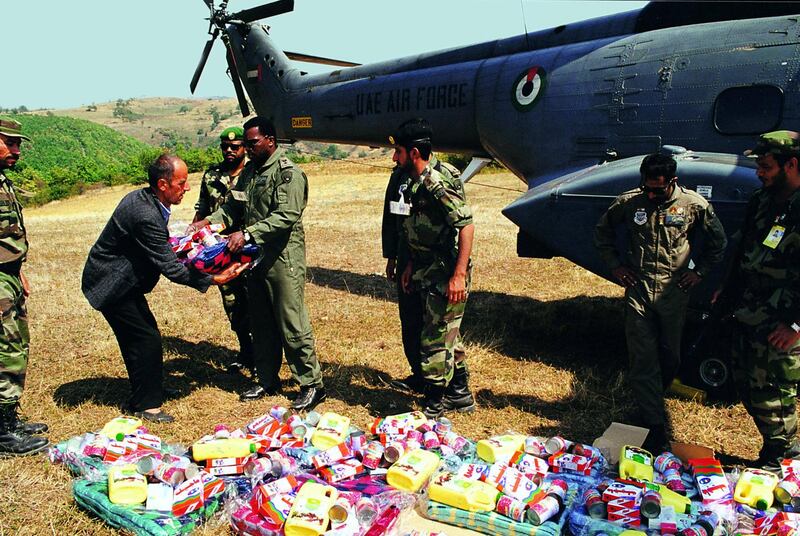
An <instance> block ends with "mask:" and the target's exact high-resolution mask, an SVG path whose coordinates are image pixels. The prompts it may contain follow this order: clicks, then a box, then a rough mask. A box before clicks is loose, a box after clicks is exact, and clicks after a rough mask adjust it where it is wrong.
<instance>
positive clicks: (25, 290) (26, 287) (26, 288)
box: [19, 272, 31, 298]
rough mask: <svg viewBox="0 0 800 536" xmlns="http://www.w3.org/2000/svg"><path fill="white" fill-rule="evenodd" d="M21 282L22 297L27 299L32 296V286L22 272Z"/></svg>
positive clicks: (20, 275) (20, 274)
mask: <svg viewBox="0 0 800 536" xmlns="http://www.w3.org/2000/svg"><path fill="white" fill-rule="evenodd" d="M19 280H20V282H21V283H22V295H23V296H25V297H26V298H27V297H28V296H30V295H31V284H30V283H28V278H27V277H25V274H23V273H22V272H20V273H19Z"/></svg>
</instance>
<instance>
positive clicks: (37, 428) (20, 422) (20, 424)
mask: <svg viewBox="0 0 800 536" xmlns="http://www.w3.org/2000/svg"><path fill="white" fill-rule="evenodd" d="M11 417H12V419H13V422H12V423H11V426H10V427H11V429H12V430H14V431H15V432H22V433H24V434H28V435H33V434H43V433H45V432H47V430H48V429H49V428H48V427H47V425H46V424H45V423H43V422H27V421H25V420H24V419H22V418H21V417H20V416H19V404H17V405H16V406H15V407H14V412H13V413H12V415H11Z"/></svg>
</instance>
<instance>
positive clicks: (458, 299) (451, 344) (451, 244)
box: [389, 119, 475, 418]
mask: <svg viewBox="0 0 800 536" xmlns="http://www.w3.org/2000/svg"><path fill="white" fill-rule="evenodd" d="M432 136H433V130H432V129H431V126H430V124H428V122H427V121H425V120H424V119H412V120H410V121H407V122H405V123H403V124H402V125H400V127H399V128H398V129H397V132H396V133H395V135H394V136H390V137H389V142H390V143H391V144H392V145H394V156H393V157H392V158H393V160H394V161H395V162H397V164H398V166H400V168H401V169H402V170H403V171H404V172H405V177H404V178H403V180H402V181H401V183H400V185H399V187H398V192H399V191H402V192H403V195H402V199H400V200H398V201H397V202H396V204H395V205H393V206H394V208H395V210H394V211H393V212H394V213H395V214H397V215H399V216H402V217H403V221H402V238H401V239H400V240H401V246H400V247H401V248H407V257H406V258H407V259H408V260H407V261H406V263H405V266H401V267H399V268H402V275H401V276H400V285H401V288H402V290H403V292H406V293H412V292H418V293H419V299H420V303H421V306H420V309H421V314H422V329H421V333H420V371H421V374H422V376H423V378H424V383H423V393H424V396H425V399H424V402H423V406H424V408H423V412H424V413H425V415H426V416H428V417H429V418H436V417H439V416H441V415H442V413H444V411H445V410H457V411H472V410H473V409H474V408H475V399H474V398H473V397H472V392H471V391H470V389H469V385H468V378H469V375H468V371H467V364H466V361H465V360H464V352H459V353H456V348H458V347H459V344H460V340H461V334H460V327H461V319H462V318H463V316H464V309H465V307H466V301H467V295H468V293H469V286H470V278H471V272H472V266H471V261H470V254H471V253H472V240H473V237H474V233H475V225H474V224H473V222H472V211H471V210H470V208H469V206H468V205H467V203H466V198H465V194H464V185H463V184H462V183H461V181H460V180H458V179H453V178H452V177H446V176H445V175H443V174H442V173H440V172H438V171H436V170H435V169H433V167H432V166H431V163H430V158H431V151H432ZM398 257H400V255H399V254H398Z"/></svg>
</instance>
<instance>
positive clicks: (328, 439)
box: [311, 411, 350, 450]
mask: <svg viewBox="0 0 800 536" xmlns="http://www.w3.org/2000/svg"><path fill="white" fill-rule="evenodd" d="M349 430H350V418H349V417H344V416H342V415H339V414H337V413H333V412H330V411H329V412H327V413H325V414H323V415H322V417H320V419H319V424H318V425H317V428H316V430H314V433H313V434H312V435H311V444H312V445H314V446H315V447H317V448H318V449H321V450H327V449H329V448H331V447H334V446H336V445H338V444H339V443H344V440H345V438H346V437H347V432H348V431H349Z"/></svg>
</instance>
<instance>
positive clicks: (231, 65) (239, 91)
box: [225, 45, 250, 117]
mask: <svg viewBox="0 0 800 536" xmlns="http://www.w3.org/2000/svg"><path fill="white" fill-rule="evenodd" d="M225 49H226V54H225V58H226V59H227V60H228V70H229V71H230V73H231V81H232V82H233V89H235V90H236V99H237V100H238V101H239V110H240V111H241V112H242V116H243V117H247V116H248V115H250V107H249V106H248V105H247V98H246V97H245V94H244V88H243V87H242V80H241V78H239V70H238V69H237V68H236V59H235V58H234V57H233V53H232V52H231V48H230V45H227V46H226V47H225Z"/></svg>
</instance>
